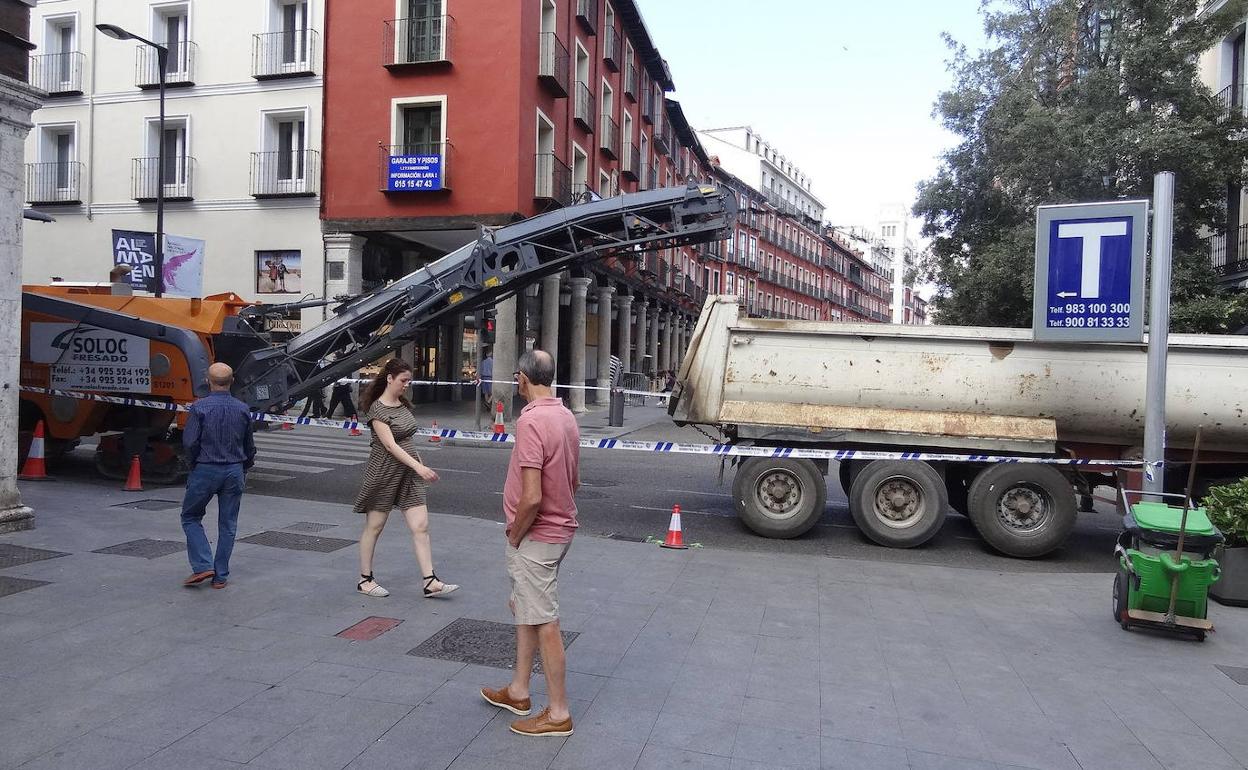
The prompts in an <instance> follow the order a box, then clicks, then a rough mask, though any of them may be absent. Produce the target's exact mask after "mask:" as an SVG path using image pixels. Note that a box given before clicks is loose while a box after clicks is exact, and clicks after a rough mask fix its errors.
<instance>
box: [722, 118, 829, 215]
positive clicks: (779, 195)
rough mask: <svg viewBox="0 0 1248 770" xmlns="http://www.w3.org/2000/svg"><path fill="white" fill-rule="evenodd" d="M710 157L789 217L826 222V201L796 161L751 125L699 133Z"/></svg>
mask: <svg viewBox="0 0 1248 770" xmlns="http://www.w3.org/2000/svg"><path fill="white" fill-rule="evenodd" d="M698 137H699V138H700V139H701V140H702V146H703V147H704V148H705V149H706V152H707V154H708V155H711V156H716V157H718V158H719V162H720V165H722V166H723V167H724V168H725V169H726V170H727V171H728V172H730V173H732V174H733V175H735V176H737V177H739V178H740V179H742V180H744V181H745V182H746V183H748V184H750V185H751V186H753V187H754V188H755V189H757V190H759V191H760V192H762V193H763V195H765V196H766V197H767V202H768V203H770V204H771V205H773V206H775V207H776V208H778V209H780V210H781V211H783V212H785V213H789V214H804V215H806V216H808V217H810V218H811V219H814V220H816V221H822V220H823V209H824V206H823V201H821V200H819V198H818V197H816V196H815V194H814V192H813V191H812V189H811V179H810V177H808V176H806V174H805V172H803V171H802V170H801V169H800V168H798V167H797V165H796V164H794V163H793V161H791V160H789V159H788V158H786V157H785V156H784V154H783V153H781V152H780V151H779V150H778V149H776V148H775V147H773V146H772V145H771V144H770V143H769V142H767V141H766V140H765V139H763V138H762V137H761V136H759V135H758V132H756V131H755V130H754V129H752V128H750V127H749V126H730V127H726V128H709V129H705V130H699V131H698Z"/></svg>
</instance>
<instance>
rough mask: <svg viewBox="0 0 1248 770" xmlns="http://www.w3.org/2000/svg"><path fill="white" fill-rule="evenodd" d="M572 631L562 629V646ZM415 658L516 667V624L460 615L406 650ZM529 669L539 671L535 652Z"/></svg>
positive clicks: (571, 638)
mask: <svg viewBox="0 0 1248 770" xmlns="http://www.w3.org/2000/svg"><path fill="white" fill-rule="evenodd" d="M576 637H577V633H576V632H575V631H564V632H563V646H564V647H567V646H568V645H569V644H571V643H572V641H573V640H574V639H576ZM407 654H408V655H414V656H416V657H418V658H436V659H437V660H451V661H455V662H456V663H473V664H476V665H478V666H491V667H493V668H508V669H510V668H515V667H516V627H515V626H513V625H510V624H508V623H495V622H493V621H489V620H473V619H472V618H460V619H458V620H456V621H455V622H454V623H451V624H450V625H449V626H447V627H446V628H444V629H442V630H441V631H439V632H438V633H436V634H434V635H433V636H431V637H429V638H428V639H426V640H425V641H424V642H422V643H421V644H420V646H419V647H416V648H414V649H411V650H408V651H407ZM533 670H534V671H541V670H542V664H541V656H535V659H534V661H533Z"/></svg>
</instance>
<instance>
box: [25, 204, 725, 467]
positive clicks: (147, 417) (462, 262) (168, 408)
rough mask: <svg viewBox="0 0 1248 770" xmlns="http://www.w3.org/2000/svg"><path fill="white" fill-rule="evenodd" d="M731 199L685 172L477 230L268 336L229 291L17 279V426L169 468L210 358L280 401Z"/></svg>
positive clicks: (717, 210)
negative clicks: (316, 319)
mask: <svg viewBox="0 0 1248 770" xmlns="http://www.w3.org/2000/svg"><path fill="white" fill-rule="evenodd" d="M736 208H737V203H736V197H735V196H734V195H733V194H732V192H731V191H729V190H727V189H726V188H721V187H718V186H716V185H706V184H691V185H689V186H687V187H669V188H661V189H656V190H647V191H644V192H638V193H628V194H624V195H619V196H616V197H613V198H607V199H605V200H596V201H592V202H588V203H582V204H578V205H574V206H569V207H567V208H563V209H559V210H556V211H552V212H549V213H545V214H541V215H538V216H536V217H532V218H530V219H526V220H521V221H519V222H515V223H513V224H510V225H505V226H502V227H497V228H491V229H483V230H482V231H481V233H480V235H479V237H478V238H477V239H475V240H474V241H472V242H470V243H468V244H466V245H465V246H463V247H462V248H459V249H457V250H455V251H452V252H451V253H449V254H447V255H446V256H444V257H442V258H440V259H438V260H436V261H434V262H432V263H430V264H428V265H426V266H424V267H422V268H420V269H419V270H417V271H415V272H413V273H411V274H410V275H408V276H405V277H404V278H402V279H400V280H398V281H395V282H393V283H390V284H388V285H385V286H382V287H380V288H378V289H376V290H375V291H371V292H367V293H364V294H360V295H358V296H352V297H345V298H341V300H340V301H338V300H337V299H336V300H334V301H331V302H326V301H324V300H321V301H319V302H320V304H324V305H332V308H331V309H332V313H330V314H329V317H328V318H327V319H326V320H325V321H324V322H323V323H320V324H318V325H316V326H314V327H312V328H311V329H308V330H307V331H305V332H303V333H301V334H298V335H296V336H294V337H292V338H290V339H288V340H285V341H275V340H273V339H271V338H270V337H269V336H268V335H267V334H265V333H264V332H263V331H262V328H263V324H260V323H257V320H258V319H260V318H261V317H262V316H264V315H265V314H267V313H270V312H271V311H272V310H273V308H272V307H270V306H261V305H256V304H254V303H249V302H245V301H244V300H242V299H241V298H239V297H238V296H236V295H233V294H222V295H215V296H211V297H204V298H202V299H199V298H194V299H186V298H179V297H159V298H157V297H151V296H132V295H131V294H130V292H128V291H122V292H118V291H115V290H114V288H113V287H112V286H111V285H110V284H100V285H89V284H77V285H66V284H53V285H50V286H23V287H22V289H23V290H22V360H21V384H22V386H23V392H22V394H21V406H20V412H19V426H18V428H19V431H20V432H21V433H22V434H24V435H25V437H26V440H25V441H23V443H28V441H29V438H28V437H29V435H30V433H31V432H32V431H33V430H34V428H35V426H36V424H37V423H38V422H40V421H42V422H43V423H44V424H45V426H46V440H47V448H48V451H49V454H50V456H52V457H53V458H54V457H55V455H56V454H57V453H59V452H64V451H66V450H67V449H69V448H72V447H73V446H74V445H75V444H76V443H77V442H78V441H79V440H80V439H81V438H83V437H85V436H91V435H95V434H100V441H99V443H98V445H97V450H96V466H97V468H98V469H99V470H100V472H101V473H103V474H104V475H107V476H113V477H120V476H121V475H122V474H124V472H125V470H126V468H127V467H128V465H129V463H130V462H131V459H132V458H133V457H136V456H137V457H140V458H141V462H142V464H143V467H144V472H145V475H146V476H147V477H149V478H152V479H153V480H155V481H158V482H170V481H173V480H176V479H177V478H178V477H179V476H181V475H183V474H185V472H186V470H187V469H186V463H185V461H184V459H183V457H182V451H181V427H182V424H183V421H184V419H185V417H184V414H183V413H181V412H179V411H178V410H177V409H178V407H179V406H182V405H186V404H189V403H190V402H192V401H194V400H195V399H196V398H197V397H200V396H203V395H205V394H206V393H207V390H208V383H207V376H206V375H207V368H208V365H209V364H210V363H211V362H213V361H223V362H225V363H228V364H230V365H231V366H232V367H234V370H235V384H234V395H235V396H237V397H238V398H239V399H241V400H242V401H244V402H245V403H246V404H248V405H249V406H250V407H251V409H252V410H253V411H255V412H274V411H282V410H285V409H286V408H288V407H289V406H291V405H292V404H294V403H295V402H297V401H298V400H300V399H302V398H304V397H306V396H308V395H309V394H311V393H312V392H314V391H316V390H319V389H322V388H324V387H326V386H328V385H330V384H332V383H333V382H336V381H337V380H339V379H342V378H343V377H346V376H348V375H350V373H351V372H354V371H356V370H358V369H360V368H361V367H363V366H366V365H369V364H372V363H373V362H375V361H377V360H378V359H380V358H381V357H383V356H385V355H386V354H388V353H390V352H392V351H394V350H396V349H398V348H399V347H400V346H402V345H403V344H404V343H406V342H407V341H409V340H410V339H412V338H413V336H414V335H415V333H416V332H417V331H418V330H420V329H422V328H424V327H426V326H429V325H433V324H437V323H439V322H443V321H445V320H447V319H449V318H451V317H454V316H457V315H462V314H466V313H470V312H473V311H475V310H478V309H481V308H485V307H488V306H490V305H493V304H494V303H496V302H497V301H499V300H500V299H504V298H506V297H508V296H510V295H513V294H515V293H516V292H518V291H521V290H523V289H524V288H525V287H526V286H528V285H529V284H532V283H534V282H536V281H539V280H541V279H542V278H544V277H546V276H548V275H553V274H556V273H559V272H561V271H563V270H568V269H570V268H577V267H578V266H580V265H583V264H584V263H587V262H589V261H592V260H596V259H603V258H606V257H612V256H614V257H619V258H621V259H635V258H637V257H638V256H640V255H642V254H643V253H644V252H648V251H655V250H658V249H670V248H677V247H681V246H686V245H690V244H697V243H703V242H707V241H712V240H719V239H722V238H725V237H727V234H728V227H729V225H730V224H731V223H732V222H733V218H734V217H735V216H736ZM295 304H298V305H300V306H309V305H312V304H316V303H314V302H307V303H295ZM70 392H73V393H75V394H79V395H80V394H88V395H90V394H99V395H104V396H109V397H128V398H130V399H131V400H136V399H137V400H142V402H143V403H141V404H140V403H121V404H118V403H113V402H104V401H93V400H90V399H84V398H79V397H75V395H69V394H68V393H70Z"/></svg>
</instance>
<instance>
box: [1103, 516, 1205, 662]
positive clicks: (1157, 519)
mask: <svg viewBox="0 0 1248 770" xmlns="http://www.w3.org/2000/svg"><path fill="white" fill-rule="evenodd" d="M1139 494H1143V495H1147V496H1150V497H1178V498H1184V501H1185V505H1183V506H1172V505H1166V504H1165V503H1160V502H1148V501H1141V502H1138V503H1136V504H1135V505H1133V506H1130V507H1126V506H1125V505H1124V507H1125V508H1126V510H1127V513H1126V515H1125V516H1123V524H1124V527H1125V528H1124V531H1123V533H1122V534H1121V535H1119V536H1118V545H1117V546H1116V547H1115V548H1114V553H1115V554H1117V556H1118V574H1117V576H1115V578H1114V620H1116V621H1118V622H1119V623H1120V624H1122V627H1123V628H1124V629H1129V628H1131V627H1132V626H1142V627H1151V628H1160V629H1165V630H1169V631H1177V632H1179V633H1186V634H1190V635H1192V636H1194V637H1195V638H1196V639H1198V640H1200V641H1204V639H1205V634H1206V633H1208V632H1209V631H1212V630H1213V624H1212V623H1210V622H1209V619H1208V598H1209V586H1210V584H1212V583H1213V582H1214V581H1216V580H1217V579H1218V577H1219V576H1220V574H1221V569H1220V568H1219V567H1218V562H1217V560H1216V559H1214V558H1213V551H1214V548H1215V547H1217V545H1218V544H1219V543H1221V542H1222V534H1221V533H1220V532H1218V530H1217V528H1216V527H1214V526H1213V524H1212V523H1210V521H1209V517H1208V516H1207V515H1206V514H1205V509H1204V508H1187V507H1186V497H1185V496H1184V495H1169V494H1161V493H1154V492H1143V493H1139ZM1123 499H1124V503H1125V499H1126V494H1125V492H1124V495H1123ZM1180 549H1181V550H1180Z"/></svg>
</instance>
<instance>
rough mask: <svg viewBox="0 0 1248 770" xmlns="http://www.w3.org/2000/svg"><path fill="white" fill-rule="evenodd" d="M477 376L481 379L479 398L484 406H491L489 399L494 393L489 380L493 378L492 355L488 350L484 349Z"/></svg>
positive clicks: (487, 407) (492, 384)
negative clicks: (483, 402) (483, 356)
mask: <svg viewBox="0 0 1248 770" xmlns="http://www.w3.org/2000/svg"><path fill="white" fill-rule="evenodd" d="M477 378H478V379H479V380H481V398H482V399H483V400H484V401H485V408H486V409H489V408H490V407H492V406H493V403H491V402H490V399H491V398H492V397H493V395H494V383H492V382H490V380H493V379H494V356H493V354H491V353H490V352H489V351H488V350H487V351H485V358H483V359H481V371H480V373H478V374H477Z"/></svg>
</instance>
